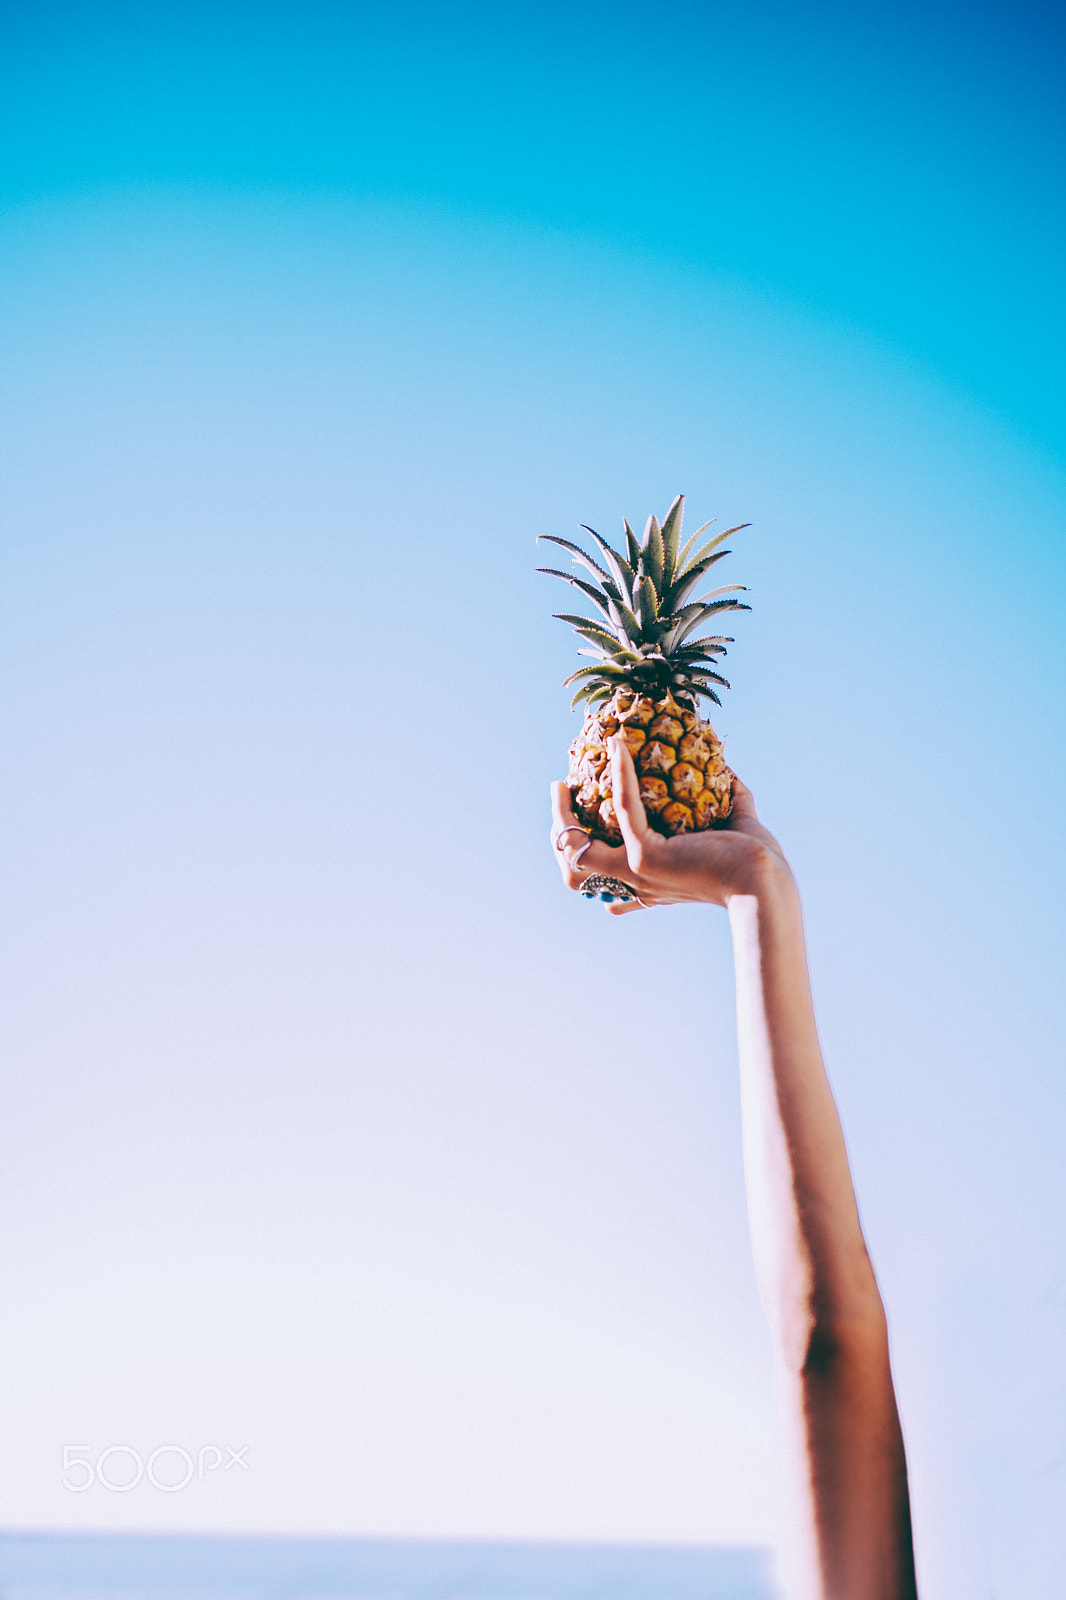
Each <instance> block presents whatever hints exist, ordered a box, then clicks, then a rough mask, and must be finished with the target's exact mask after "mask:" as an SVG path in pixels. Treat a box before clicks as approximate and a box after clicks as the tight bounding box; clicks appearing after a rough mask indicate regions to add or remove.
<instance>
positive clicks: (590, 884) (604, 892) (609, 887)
mask: <svg viewBox="0 0 1066 1600" xmlns="http://www.w3.org/2000/svg"><path fill="white" fill-rule="evenodd" d="M581 893H582V894H583V895H584V897H585V899H586V900H595V899H596V898H597V896H598V897H599V898H600V899H601V900H607V901H611V900H622V901H626V900H635V899H636V898H637V893H636V890H635V889H633V888H632V887H631V886H630V885H629V884H628V883H623V882H622V880H621V878H608V877H607V876H606V874H605V873H602V872H590V873H589V875H588V877H587V878H586V879H585V881H584V883H583V884H582V885H581Z"/></svg>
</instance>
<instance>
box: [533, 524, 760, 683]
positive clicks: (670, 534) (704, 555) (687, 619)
mask: <svg viewBox="0 0 1066 1600" xmlns="http://www.w3.org/2000/svg"><path fill="white" fill-rule="evenodd" d="M684 510H685V497H684V495H680V494H679V495H678V496H677V499H676V500H675V501H674V503H673V505H672V506H671V507H670V509H669V511H668V512H667V513H666V516H665V517H664V518H663V520H662V525H661V526H660V524H659V523H658V522H657V521H656V519H655V518H654V517H649V518H648V521H647V524H646V526H645V529H644V538H643V540H640V541H638V539H637V536H636V534H635V533H634V532H633V530H632V528H631V527H630V526H629V523H628V522H626V523H624V524H623V525H624V527H625V533H626V550H627V556H628V559H627V558H626V556H622V555H620V554H619V553H618V551H616V550H612V549H611V546H610V545H609V544H608V543H607V541H606V540H605V539H601V538H600V535H599V534H598V533H597V532H596V531H595V529H594V528H590V527H588V526H587V524H585V523H582V527H583V528H584V529H585V532H586V533H589V534H591V535H592V537H593V539H595V541H596V544H597V545H598V546H599V549H600V552H601V553H602V555H603V559H604V561H605V563H606V567H602V566H600V564H599V562H598V561H594V560H593V558H592V557H591V556H590V555H589V554H588V553H587V552H586V551H584V550H582V548H581V546H580V545H576V544H573V543H571V541H570V540H569V539H559V538H557V537H556V536H555V534H552V533H544V534H541V535H540V537H541V538H542V539H546V540H548V542H549V543H551V544H557V545H560V546H561V547H562V549H564V550H569V551H571V552H572V556H571V565H573V564H574V562H578V561H579V562H580V563H581V565H582V566H583V567H584V568H585V569H586V571H588V572H589V573H590V574H591V576H592V577H593V579H595V582H593V583H589V582H587V581H586V579H584V578H578V577H575V576H574V575H573V573H570V572H560V571H558V569H557V568H555V567H538V568H537V571H538V572H546V573H547V574H548V575H549V576H550V577H553V578H562V580H563V582H564V583H569V584H572V585H573V586H574V588H575V589H580V590H581V592H582V594H583V595H585V597H586V598H587V599H588V600H591V602H592V604H593V605H594V606H595V607H596V610H597V611H598V612H599V613H600V616H601V617H602V618H603V619H604V620H603V621H602V622H601V621H597V619H596V618H594V617H580V616H574V615H571V614H570V613H569V612H566V611H557V612H555V613H554V615H555V616H556V617H557V618H558V620H559V621H560V622H567V623H569V624H570V626H571V627H572V628H573V629H574V631H575V633H578V634H580V636H581V637H582V639H584V640H585V643H586V646H587V648H585V649H583V650H579V651H578V655H582V656H592V657H594V658H595V660H596V663H597V665H595V666H592V667H579V668H578V670H577V671H576V672H573V673H571V675H570V677H569V678H567V679H566V684H565V685H564V687H565V686H567V685H569V684H572V683H578V684H579V685H580V687H579V688H578V690H577V693H576V694H575V695H574V698H573V700H572V701H571V702H570V704H571V708H572V707H574V706H576V705H578V704H580V702H581V701H583V700H587V701H589V702H590V703H592V704H595V703H596V702H597V701H599V700H607V699H609V698H610V696H611V695H612V694H613V693H614V691H615V690H616V689H619V688H630V689H633V690H634V691H635V692H637V693H639V694H653V695H663V694H665V693H666V692H667V690H670V691H671V692H672V693H673V694H674V696H675V697H676V698H678V699H681V700H687V701H690V702H691V704H692V706H693V708H695V706H696V705H697V704H698V700H699V696H700V695H701V694H704V695H706V696H707V697H708V699H710V700H713V701H714V703H715V705H721V703H722V702H721V701H720V700H719V698H718V696H717V694H716V693H715V690H714V685H715V684H717V685H718V686H719V687H720V688H723V689H728V688H729V684H728V683H727V682H726V680H725V679H724V678H723V677H722V676H721V674H720V673H718V672H715V671H714V669H713V662H714V660H715V657H717V656H724V655H725V653H726V645H728V644H732V643H733V641H732V639H730V638H725V637H723V636H722V635H719V634H703V635H701V636H700V637H699V638H698V639H693V638H692V637H691V635H692V634H693V633H694V632H695V631H696V629H697V628H698V627H699V626H700V625H701V623H704V622H706V621H707V619H708V618H710V617H713V616H716V615H717V614H718V613H719V612H720V611H750V610H751V607H750V606H748V605H745V604H744V603H743V601H740V600H725V599H720V598H719V596H721V595H728V594H736V593H738V592H742V591H743V590H744V588H745V586H744V585H743V584H741V583H731V584H726V586H725V587H724V588H721V589H712V590H711V591H710V593H709V594H705V595H703V596H702V597H701V598H700V599H696V598H695V597H694V591H695V590H696V588H697V587H698V585H699V584H700V582H701V581H702V579H703V577H704V576H705V574H706V573H708V572H709V571H710V569H711V567H713V566H714V564H715V562H716V561H721V559H722V557H723V556H727V555H728V554H729V551H728V550H722V549H721V548H720V546H721V545H722V544H723V543H724V542H725V540H726V539H728V538H729V536H730V534H733V533H739V532H740V530H741V528H748V527H750V526H751V524H750V523H748V522H741V523H739V524H738V525H737V526H736V527H735V528H727V529H726V530H725V532H724V533H719V534H716V535H715V536H714V537H713V538H711V539H708V540H707V542H706V543H705V544H704V545H702V546H701V547H700V548H699V549H698V550H697V549H695V547H696V545H697V543H698V541H699V537H700V534H702V533H705V532H706V531H707V529H708V528H709V527H710V526H711V523H710V522H705V523H704V525H703V527H702V528H699V529H697V531H696V532H695V533H694V534H693V535H692V537H691V538H690V539H689V540H688V541H687V543H686V544H685V546H684V548H683V549H680V550H679V549H678V546H679V545H680V542H681V519H682V516H683V515H684ZM712 520H713V519H712ZM694 551H695V553H693V552H694Z"/></svg>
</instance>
